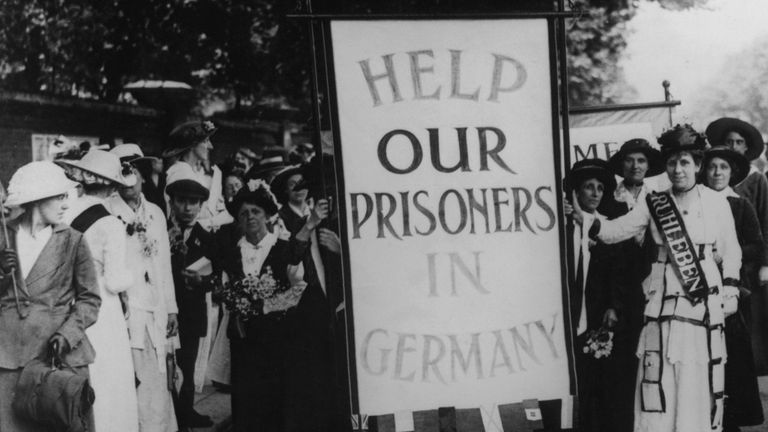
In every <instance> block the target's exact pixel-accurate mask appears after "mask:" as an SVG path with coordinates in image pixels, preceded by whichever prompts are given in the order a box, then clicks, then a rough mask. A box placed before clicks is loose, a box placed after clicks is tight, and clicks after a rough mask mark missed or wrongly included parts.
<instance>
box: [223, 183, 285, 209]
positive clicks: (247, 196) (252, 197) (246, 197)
mask: <svg viewBox="0 0 768 432" xmlns="http://www.w3.org/2000/svg"><path fill="white" fill-rule="evenodd" d="M245 203H248V204H253V205H257V206H259V207H261V209H262V210H264V212H265V213H266V214H267V217H272V216H274V215H275V213H277V210H278V205H277V200H276V199H275V196H274V195H273V194H272V192H271V190H270V187H269V186H267V184H266V183H265V182H264V181H262V180H251V181H249V182H248V183H247V184H246V185H245V186H243V187H242V188H241V189H240V190H239V191H238V192H237V193H236V194H235V197H234V198H232V201H231V202H229V203H227V211H228V212H229V214H231V215H232V216H234V217H235V218H237V216H238V215H237V213H238V211H239V210H240V207H241V206H242V205H243V204H245Z"/></svg>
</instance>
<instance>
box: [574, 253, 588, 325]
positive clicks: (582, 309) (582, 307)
mask: <svg viewBox="0 0 768 432" xmlns="http://www.w3.org/2000/svg"><path fill="white" fill-rule="evenodd" d="M578 257H579V258H578V259H579V263H578V264H577V266H576V286H577V287H578V288H577V289H578V291H577V292H578V293H579V321H578V327H577V328H576V334H577V335H580V334H582V333H584V332H585V331H587V305H586V292H585V291H584V241H583V240H581V239H580V240H579V255H578Z"/></svg>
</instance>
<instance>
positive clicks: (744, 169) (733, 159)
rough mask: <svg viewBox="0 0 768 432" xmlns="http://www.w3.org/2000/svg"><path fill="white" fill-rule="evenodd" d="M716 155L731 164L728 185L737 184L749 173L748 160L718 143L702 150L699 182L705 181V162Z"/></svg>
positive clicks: (704, 182) (707, 162)
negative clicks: (701, 167) (704, 150)
mask: <svg viewBox="0 0 768 432" xmlns="http://www.w3.org/2000/svg"><path fill="white" fill-rule="evenodd" d="M716 157H718V158H721V159H724V160H726V161H728V164H730V165H731V180H730V181H729V182H728V184H729V185H731V186H733V185H736V184H739V183H741V181H742V180H744V179H745V178H747V175H749V161H748V160H747V158H746V157H744V155H742V154H741V153H739V152H737V151H736V150H733V149H732V148H730V147H728V146H726V145H718V146H714V147H712V148H709V149H707V151H706V152H704V161H703V162H702V166H703V167H704V169H702V170H701V174H700V175H701V183H703V184H706V183H707V182H706V176H707V173H706V171H707V170H706V167H707V164H709V161H711V160H712V159H714V158H716Z"/></svg>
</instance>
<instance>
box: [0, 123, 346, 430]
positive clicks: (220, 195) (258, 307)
mask: <svg viewBox="0 0 768 432" xmlns="http://www.w3.org/2000/svg"><path fill="white" fill-rule="evenodd" d="M215 131H216V128H215V127H214V126H213V124H211V123H210V122H200V121H194V122H189V123H184V124H182V125H180V126H178V127H176V128H175V129H174V130H173V131H172V132H171V134H170V136H169V139H168V146H167V147H166V148H165V150H164V151H163V153H162V155H161V156H162V159H161V158H159V157H149V156H146V155H145V154H144V152H143V150H142V148H141V147H140V146H139V145H136V144H120V145H117V146H115V147H114V148H112V149H90V150H89V151H78V149H75V151H70V152H62V153H60V154H59V155H57V157H56V159H54V160H53V161H51V162H48V161H38V162H31V163H29V164H26V165H24V166H22V167H21V168H19V169H18V170H17V171H16V172H15V173H14V174H13V176H12V177H11V180H10V182H9V185H8V190H7V192H8V193H7V196H3V198H4V206H3V217H4V219H3V224H4V226H5V230H4V232H7V234H4V235H3V236H2V238H0V250H2V252H1V253H0V270H1V272H0V430H2V431H9V432H10V431H13V432H15V431H44V430H59V428H58V427H56V426H52V425H51V424H48V423H47V422H46V419H45V418H29V416H25V415H23V413H21V412H19V410H18V409H17V408H16V407H14V404H13V402H14V399H15V392H16V390H17V388H16V383H17V381H18V380H19V376H20V375H21V374H22V372H23V371H24V368H25V366H26V365H27V364H29V363H30V362H31V361H32V360H33V359H43V360H45V361H47V362H52V361H53V360H54V359H55V360H56V362H57V363H59V364H61V365H64V366H65V367H66V368H68V369H69V370H72V371H74V373H76V374H81V375H84V376H88V377H89V380H90V385H91V386H92V388H93V391H94V394H95V401H94V402H93V407H92V409H91V410H90V411H89V414H88V419H87V423H88V425H89V427H88V430H89V431H96V432H107V431H115V432H118V431H119V432H131V431H142V432H146V431H162V432H174V431H178V430H186V429H188V428H194V427H205V426H211V424H212V421H211V418H210V417H209V416H206V415H204V414H202V413H198V412H196V411H195V409H194V397H195V390H196V389H197V388H199V387H201V386H202V384H203V381H205V380H207V379H211V380H213V381H214V383H215V384H216V385H217V386H218V387H219V388H220V389H222V390H224V391H230V392H231V400H232V416H233V428H234V430H238V431H249V430H269V431H308V430H312V431H330V430H334V431H337V430H347V429H349V424H348V423H349V422H348V421H344V420H343V419H346V418H347V417H346V415H345V414H344V413H346V412H347V408H346V406H345V402H344V401H345V397H344V396H343V395H344V392H343V391H341V390H343V389H344V387H345V386H346V384H344V382H343V381H342V374H340V373H337V367H339V366H338V362H336V361H335V357H336V356H337V355H339V354H338V353H337V352H336V348H335V345H334V343H333V342H334V340H335V338H336V337H337V335H336V329H337V328H343V322H342V323H341V324H338V323H337V322H336V321H337V316H339V317H340V316H343V314H342V313H340V311H342V310H343V302H342V301H341V298H342V296H341V294H340V290H341V281H340V278H341V274H340V271H339V268H340V261H339V258H338V255H339V251H340V244H339V238H338V235H337V234H338V232H337V228H336V227H337V224H336V221H335V218H336V217H337V214H338V212H337V210H336V208H335V207H334V206H333V205H332V203H334V202H335V201H336V200H334V199H333V194H334V192H333V188H334V182H333V178H332V177H330V178H327V174H330V173H326V172H324V170H323V169H321V168H320V164H319V162H318V163H309V160H310V159H311V158H312V156H313V155H312V151H311V147H307V146H300V147H298V148H297V151H296V152H295V153H294V154H293V155H292V158H293V159H292V160H291V159H289V158H288V157H284V156H287V155H283V154H282V153H281V152H280V151H272V150H266V151H265V152H264V154H262V155H260V156H257V155H256V153H255V152H254V151H253V150H251V149H249V148H247V147H241V148H239V149H238V150H237V152H236V153H235V154H234V155H232V157H231V158H230V160H228V161H227V163H225V164H222V166H221V167H219V166H216V165H214V164H212V163H211V161H210V153H211V150H212V143H211V137H212V136H213V134H214V133H215ZM163 159H164V160H165V161H166V162H168V163H169V167H168V169H167V171H166V172H163V169H162V161H163ZM289 162H294V163H295V164H293V165H289ZM323 162H324V164H325V166H326V167H328V166H332V160H330V159H327V158H324V160H323ZM329 164H331V165H329ZM326 171H331V168H326ZM219 312H221V313H219ZM342 337H343V336H342ZM232 377H233V379H231V378H232ZM61 430H65V428H62V429H61ZM66 430H71V429H66Z"/></svg>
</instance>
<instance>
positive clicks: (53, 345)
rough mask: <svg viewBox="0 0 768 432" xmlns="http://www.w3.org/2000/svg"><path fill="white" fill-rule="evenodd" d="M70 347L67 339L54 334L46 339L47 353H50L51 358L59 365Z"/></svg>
mask: <svg viewBox="0 0 768 432" xmlns="http://www.w3.org/2000/svg"><path fill="white" fill-rule="evenodd" d="M69 350H70V346H69V342H67V339H66V338H65V337H64V336H62V335H60V334H58V333H56V334H54V335H53V336H51V338H50V339H48V352H50V353H51V357H52V358H53V359H54V361H58V363H61V359H63V358H64V356H65V355H66V354H67V353H68V352H69Z"/></svg>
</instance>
